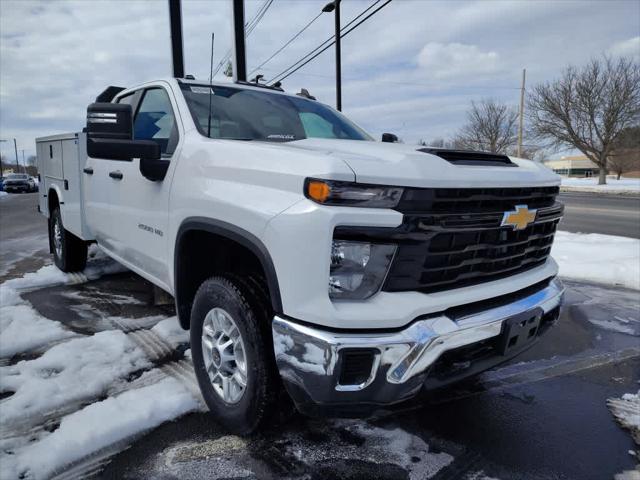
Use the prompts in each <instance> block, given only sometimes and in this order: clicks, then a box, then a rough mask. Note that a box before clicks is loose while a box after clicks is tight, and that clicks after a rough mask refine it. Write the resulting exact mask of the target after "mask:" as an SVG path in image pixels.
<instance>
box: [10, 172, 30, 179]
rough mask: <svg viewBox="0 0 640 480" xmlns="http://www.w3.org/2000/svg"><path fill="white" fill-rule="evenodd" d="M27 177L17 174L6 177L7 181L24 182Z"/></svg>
mask: <svg viewBox="0 0 640 480" xmlns="http://www.w3.org/2000/svg"><path fill="white" fill-rule="evenodd" d="M26 179H27V176H26V175H22V174H19V173H12V174H10V175H8V176H7V180H26Z"/></svg>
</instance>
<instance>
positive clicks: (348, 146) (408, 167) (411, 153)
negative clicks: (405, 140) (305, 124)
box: [279, 138, 560, 188]
mask: <svg viewBox="0 0 640 480" xmlns="http://www.w3.org/2000/svg"><path fill="white" fill-rule="evenodd" d="M279 145H281V146H282V147H284V148H290V149H297V150H300V151H308V152H314V153H324V154H326V155H330V156H333V157H336V158H339V159H341V160H342V161H344V162H345V163H346V164H347V165H348V166H349V167H350V168H351V169H352V170H353V172H354V174H355V176H356V181H357V182H359V183H374V184H386V185H399V186H407V187H451V188H469V187H513V186H551V185H558V184H559V183H560V177H558V175H556V174H555V173H553V172H552V171H551V170H550V169H548V168H547V167H545V166H544V165H542V164H540V163H536V162H532V161H530V160H525V159H520V158H513V157H510V158H511V161H512V162H513V163H515V164H516V165H517V166H516V167H513V166H486V165H474V166H469V165H454V164H452V163H450V162H448V161H447V160H445V159H443V158H440V157H438V156H437V155H433V154H430V153H425V152H421V151H418V149H419V148H421V147H420V146H418V145H407V144H401V143H382V142H369V141H358V140H334V139H320V138H308V139H304V140H297V141H294V142H287V143H283V144H279Z"/></svg>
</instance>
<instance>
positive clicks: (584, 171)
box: [544, 155, 599, 177]
mask: <svg viewBox="0 0 640 480" xmlns="http://www.w3.org/2000/svg"><path fill="white" fill-rule="evenodd" d="M544 164H545V165H546V166H547V167H548V168H550V169H551V170H553V171H554V172H555V173H557V174H559V175H566V176H567V177H593V176H594V175H598V170H599V169H598V166H597V165H596V164H595V163H593V162H592V161H591V160H589V159H588V158H587V157H586V156H584V155H573V156H566V157H560V159H558V160H549V161H547V162H544Z"/></svg>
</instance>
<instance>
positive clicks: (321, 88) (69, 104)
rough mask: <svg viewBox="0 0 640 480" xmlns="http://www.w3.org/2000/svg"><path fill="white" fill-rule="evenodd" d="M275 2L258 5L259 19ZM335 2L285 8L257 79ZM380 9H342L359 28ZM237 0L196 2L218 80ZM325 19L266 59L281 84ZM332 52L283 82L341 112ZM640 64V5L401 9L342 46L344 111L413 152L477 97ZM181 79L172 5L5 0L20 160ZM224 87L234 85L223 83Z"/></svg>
mask: <svg viewBox="0 0 640 480" xmlns="http://www.w3.org/2000/svg"><path fill="white" fill-rule="evenodd" d="M263 3H264V0H255V1H253V0H247V1H246V10H247V20H250V19H251V18H252V17H253V15H255V13H256V12H257V11H258V10H259V9H260V7H261V6H262V5H263ZM325 3H326V1H325V0H323V1H319V2H318V1H314V0H275V1H274V2H273V4H272V5H271V7H270V9H269V10H268V11H267V13H266V14H265V15H264V18H263V19H262V21H261V22H260V23H259V24H258V26H257V27H256V28H255V30H254V31H253V32H252V33H251V35H250V36H249V38H248V39H247V49H248V63H249V69H250V70H251V69H252V68H253V67H255V66H257V65H259V64H260V63H262V61H263V60H265V59H266V58H268V57H269V56H270V55H271V54H272V53H273V52H274V51H276V50H277V49H278V48H279V47H280V46H282V45H283V44H284V42H286V41H287V40H288V39H289V38H290V37H291V36H293V35H294V34H295V33H296V32H298V30H300V28H302V27H303V26H304V25H305V24H306V23H307V22H308V21H310V20H311V19H312V18H313V17H315V16H316V15H317V14H318V12H320V10H321V9H322V6H323V5H324V4H325ZM371 3H373V0H343V2H342V18H343V23H347V22H348V21H349V20H351V19H352V18H353V17H355V16H356V15H357V14H358V13H360V12H361V11H362V10H363V9H365V8H366V7H367V6H369V5H370V4H371ZM230 12H231V9H230V0H183V24H184V31H185V51H186V52H185V55H186V60H185V63H186V70H187V73H190V74H193V75H195V76H196V78H202V79H206V78H208V71H209V53H210V50H209V49H210V39H211V33H212V32H215V35H216V42H215V43H216V44H215V58H216V62H217V61H218V60H219V59H220V58H221V57H222V56H223V55H224V53H225V52H226V51H227V50H228V48H229V46H230V42H231V34H230V27H231V20H230V15H231V13H230ZM332 31H333V14H326V13H325V14H323V15H322V16H320V18H318V20H317V21H316V22H315V23H314V24H313V25H312V26H311V27H310V28H309V29H308V30H307V31H305V32H304V33H303V34H302V35H301V36H300V38H298V39H297V40H296V41H295V42H294V43H292V44H291V45H290V46H289V47H287V48H286V49H285V50H284V51H283V52H282V53H280V54H279V55H278V56H276V57H275V58H274V59H273V60H271V61H270V62H269V63H267V64H266V65H265V66H264V68H263V70H262V72H261V73H263V74H264V75H265V78H270V77H272V76H273V75H276V74H277V73H278V72H280V71H281V70H283V69H284V68H286V67H288V66H289V65H290V64H292V63H294V62H295V61H296V60H298V59H299V58H300V57H302V56H303V55H304V54H306V53H307V52H308V51H309V50H311V49H313V48H315V47H316V46H317V45H318V44H320V43H321V42H322V41H324V40H325V39H326V38H327V37H329V36H330V35H331V33H332ZM333 52H334V51H333V49H329V50H327V51H326V52H325V53H323V54H322V55H321V56H320V57H318V58H317V59H316V60H315V61H313V62H311V63H309V64H308V65H307V66H305V67H304V68H303V69H301V70H300V71H299V72H297V73H296V74H294V75H292V76H291V77H289V78H288V79H286V81H285V82H284V87H285V89H286V90H289V91H299V89H300V87H305V88H307V89H308V90H309V91H310V92H311V93H312V94H313V95H315V96H316V97H318V99H319V100H320V101H323V102H325V103H329V104H331V105H333V104H334V102H335V90H334V76H333V75H334V53H333ZM603 53H608V54H610V55H626V56H634V57H635V58H636V59H637V60H640V1H638V0H602V1H595V0H593V1H578V0H552V1H545V0H515V1H506V0H504V1H502V0H486V1H436V0H394V1H393V2H391V4H389V5H388V6H387V7H385V8H384V9H383V10H381V11H380V12H379V13H378V14H376V15H375V16H373V17H372V18H371V19H369V20H368V21H367V22H366V23H365V24H363V25H362V26H360V27H358V28H357V29H356V30H354V31H353V32H352V33H351V34H349V35H348V36H347V37H346V38H345V39H344V40H343V79H344V80H343V111H344V112H345V113H346V114H347V115H349V116H350V117H351V118H352V119H354V120H355V121H356V122H358V123H359V124H360V125H362V126H363V127H364V128H365V129H367V130H368V131H370V132H371V133H373V134H375V135H376V136H378V135H380V133H381V132H387V131H388V132H394V133H396V134H398V135H400V136H401V137H403V138H404V139H405V141H407V142H416V141H418V140H419V139H425V140H430V139H433V138H436V137H445V138H447V137H450V136H452V135H453V134H454V133H455V132H456V130H457V129H458V128H459V127H460V125H461V124H462V123H463V122H464V118H465V111H466V109H467V108H468V106H469V103H470V101H471V100H474V99H481V98H486V97H491V98H496V99H499V100H502V101H504V102H508V103H510V104H513V105H514V106H515V105H517V103H518V98H519V86H520V79H521V75H522V69H523V68H526V69H527V83H528V85H532V84H535V83H538V82H541V81H546V80H551V79H553V78H554V77H556V76H557V75H558V74H559V72H560V71H561V70H562V69H563V68H564V67H565V66H566V65H568V64H574V65H581V64H583V63H585V62H586V61H588V60H589V58H591V57H594V56H599V55H601V54H603ZM170 75H171V57H170V33H169V17H168V6H167V1H166V0H145V1H143V0H133V1H131V0H97V1H92V0H84V1H68V0H59V1H55V0H54V1H29V0H19V1H18V0H0V138H2V139H7V140H9V142H5V143H2V144H0V147H1V149H2V153H3V154H5V155H7V156H8V157H9V159H13V157H14V153H13V142H12V139H13V138H14V137H16V138H17V141H18V149H19V150H22V149H24V150H25V153H26V155H27V156H28V155H30V154H33V152H34V138H36V137H38V136H42V135H49V134H53V133H60V132H65V131H76V130H79V129H81V128H82V126H83V123H84V117H85V112H86V106H87V104H89V103H91V102H92V101H93V99H94V98H95V96H96V95H97V94H98V93H100V92H101V91H102V90H103V89H104V88H105V87H106V86H108V85H121V86H132V85H135V84H137V83H141V82H144V81H147V80H151V79H156V78H159V77H165V76H170ZM221 78H222V77H221Z"/></svg>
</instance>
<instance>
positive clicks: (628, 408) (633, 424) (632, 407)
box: [607, 390, 640, 446]
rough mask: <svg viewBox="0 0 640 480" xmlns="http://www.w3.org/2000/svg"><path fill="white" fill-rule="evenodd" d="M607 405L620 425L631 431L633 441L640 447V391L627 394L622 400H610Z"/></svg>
mask: <svg viewBox="0 0 640 480" xmlns="http://www.w3.org/2000/svg"><path fill="white" fill-rule="evenodd" d="M607 405H608V406H609V409H610V410H611V413H612V414H613V416H614V417H615V418H616V420H617V421H618V422H619V423H620V425H622V426H623V427H624V428H627V429H629V430H630V431H631V435H632V436H633V439H634V440H635V442H636V443H637V444H638V445H639V446H640V390H638V392H637V393H625V394H624V395H623V396H622V398H610V399H609V400H607Z"/></svg>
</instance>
